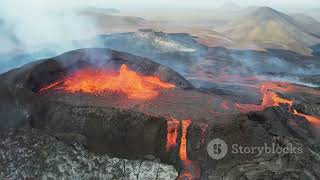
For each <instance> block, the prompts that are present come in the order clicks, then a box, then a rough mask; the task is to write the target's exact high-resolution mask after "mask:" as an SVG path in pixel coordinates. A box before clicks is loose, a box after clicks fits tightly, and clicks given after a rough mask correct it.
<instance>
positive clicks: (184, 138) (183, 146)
mask: <svg viewBox="0 0 320 180" xmlns="http://www.w3.org/2000/svg"><path fill="white" fill-rule="evenodd" d="M190 124H191V120H183V121H182V135H181V143H180V153H179V155H180V159H181V161H187V160H188V157H187V130H188V127H189V126H190Z"/></svg>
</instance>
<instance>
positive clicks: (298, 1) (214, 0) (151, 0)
mask: <svg viewBox="0 0 320 180" xmlns="http://www.w3.org/2000/svg"><path fill="white" fill-rule="evenodd" d="M93 1H96V2H98V3H103V4H110V5H113V6H118V7H121V8H126V7H127V8H129V7H159V6H160V7H161V6H162V7H168V6H170V7H203V8H205V7H210V6H219V5H221V4H223V3H227V2H234V3H236V4H238V5H241V6H272V7H278V8H314V7H318V8H320V0H93ZM93 1H87V2H93Z"/></svg>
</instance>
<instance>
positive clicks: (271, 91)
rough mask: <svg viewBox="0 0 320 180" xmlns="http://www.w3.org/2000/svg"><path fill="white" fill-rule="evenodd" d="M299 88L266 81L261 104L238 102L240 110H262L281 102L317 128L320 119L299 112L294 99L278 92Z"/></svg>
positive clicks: (319, 126)
mask: <svg viewBox="0 0 320 180" xmlns="http://www.w3.org/2000/svg"><path fill="white" fill-rule="evenodd" d="M296 90H297V89H296V88H295V87H293V86H291V85H290V84H288V83H273V82H269V83H264V84H262V85H261V86H260V91H261V95H262V103H261V105H254V104H236V106H237V107H238V109H239V110H240V111H244V112H248V111H262V110H264V109H265V108H267V107H273V106H280V105H281V104H287V105H288V106H289V112H290V113H293V114H294V115H297V116H300V117H304V118H305V119H306V120H307V121H308V122H309V123H310V124H312V125H313V126H314V127H316V128H320V119H319V118H317V117H313V116H310V115H306V114H303V113H298V112H297V111H296V110H295V109H293V108H292V106H293V103H294V101H293V100H288V99H285V98H282V97H279V96H278V94H277V93H276V92H281V93H284V92H293V91H296Z"/></svg>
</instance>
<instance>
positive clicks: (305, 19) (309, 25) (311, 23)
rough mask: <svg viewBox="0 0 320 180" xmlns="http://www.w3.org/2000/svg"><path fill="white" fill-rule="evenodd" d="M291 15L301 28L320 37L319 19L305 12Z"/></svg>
mask: <svg viewBox="0 0 320 180" xmlns="http://www.w3.org/2000/svg"><path fill="white" fill-rule="evenodd" d="M291 17H292V18H293V19H294V20H295V21H296V22H297V25H298V26H300V28H302V29H304V30H305V31H307V32H309V33H312V34H314V35H316V36H318V37H320V22H319V21H317V20H316V19H314V18H313V17H310V16H307V15H305V14H293V15H291Z"/></svg>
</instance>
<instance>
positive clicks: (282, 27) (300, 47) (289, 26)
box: [223, 7, 320, 54]
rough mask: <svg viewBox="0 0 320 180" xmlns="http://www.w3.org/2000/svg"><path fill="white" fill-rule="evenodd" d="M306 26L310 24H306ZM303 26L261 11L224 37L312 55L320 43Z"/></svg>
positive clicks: (266, 9) (269, 10)
mask: <svg viewBox="0 0 320 180" xmlns="http://www.w3.org/2000/svg"><path fill="white" fill-rule="evenodd" d="M251 9H253V8H251ZM303 22H305V23H306V21H305V20H303ZM303 26H304V25H303V23H301V22H299V21H298V20H295V19H294V18H292V17H290V16H288V15H286V14H284V13H282V12H279V11H277V10H274V9H272V8H269V7H258V8H255V9H253V10H252V11H251V12H249V13H248V14H247V15H244V16H243V17H241V18H239V19H237V20H234V21H232V22H231V23H230V24H228V25H227V26H226V27H225V31H224V32H223V33H224V34H225V35H226V36H227V37H230V38H231V39H234V40H236V41H252V42H255V43H257V44H259V45H260V46H262V47H264V48H279V49H288V50H293V51H296V52H299V53H302V54H311V52H312V50H311V49H309V47H311V46H313V45H315V44H319V43H320V39H319V37H317V35H315V34H313V33H311V30H307V29H306V28H307V27H304V28H303ZM312 31H314V30H312Z"/></svg>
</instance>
